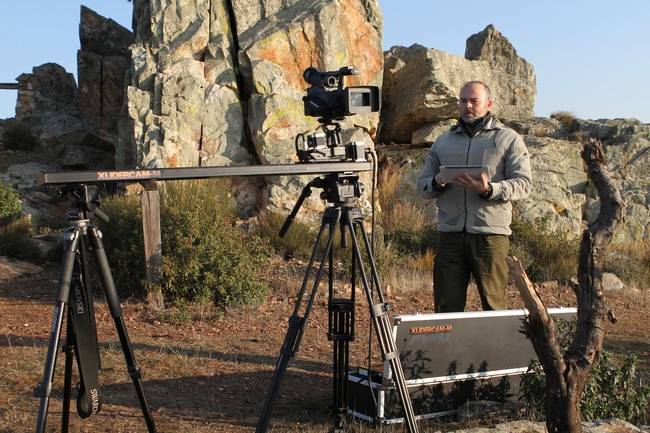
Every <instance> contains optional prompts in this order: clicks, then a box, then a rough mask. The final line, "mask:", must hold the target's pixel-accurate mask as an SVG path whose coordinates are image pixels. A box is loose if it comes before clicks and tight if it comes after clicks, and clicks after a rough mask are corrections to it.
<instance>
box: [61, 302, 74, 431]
mask: <svg viewBox="0 0 650 433" xmlns="http://www.w3.org/2000/svg"><path fill="white" fill-rule="evenodd" d="M70 315H71V314H70V310H68V322H67V323H68V325H67V328H66V331H65V347H64V348H63V351H64V352H65V370H64V374H63V377H64V381H63V413H62V414H61V433H67V432H68V425H69V422H70V398H71V391H72V358H73V356H74V354H73V352H74V341H75V338H74V327H73V326H72V318H71V317H70Z"/></svg>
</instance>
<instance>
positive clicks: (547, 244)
mask: <svg viewBox="0 0 650 433" xmlns="http://www.w3.org/2000/svg"><path fill="white" fill-rule="evenodd" d="M515 214H516V212H515ZM510 228H511V229H512V236H511V237H510V255H512V256H515V257H517V258H518V259H519V260H520V261H521V262H522V264H523V266H524V268H525V269H526V273H527V274H528V276H529V277H530V278H531V280H533V281H548V280H561V279H568V278H570V277H572V276H575V275H576V272H577V269H578V252H579V246H580V241H579V239H578V238H577V237H574V236H571V235H569V234H567V233H560V232H555V231H553V230H552V229H551V225H550V221H549V219H548V218H538V219H536V220H535V223H530V222H528V221H525V220H524V219H522V218H518V217H517V216H515V218H513V222H512V224H511V225H510Z"/></svg>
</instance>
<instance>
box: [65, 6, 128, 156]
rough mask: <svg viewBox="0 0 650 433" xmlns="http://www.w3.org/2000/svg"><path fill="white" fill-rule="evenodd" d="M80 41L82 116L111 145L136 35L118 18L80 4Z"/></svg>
mask: <svg viewBox="0 0 650 433" xmlns="http://www.w3.org/2000/svg"><path fill="white" fill-rule="evenodd" d="M79 40H80V42H81V49H80V50H79V51H78V52H77V68H78V78H79V108H80V111H81V118H82V120H83V122H84V127H85V129H86V130H87V131H89V132H92V133H93V134H95V135H96V136H99V137H104V138H105V139H106V140H107V141H109V142H110V143H111V144H112V143H113V140H114V137H115V136H116V133H117V129H116V128H117V120H118V119H119V116H120V112H121V110H122V103H123V102H124V85H125V77H126V70H127V69H128V66H129V45H130V44H131V43H132V42H133V34H132V33H131V32H130V31H129V30H128V29H126V28H124V27H122V26H121V25H119V24H118V23H116V22H115V21H113V20H111V19H106V18H104V17H102V16H101V15H99V14H97V13H95V12H94V11H92V10H91V9H89V8H87V7H85V6H81V18H80V22H79Z"/></svg>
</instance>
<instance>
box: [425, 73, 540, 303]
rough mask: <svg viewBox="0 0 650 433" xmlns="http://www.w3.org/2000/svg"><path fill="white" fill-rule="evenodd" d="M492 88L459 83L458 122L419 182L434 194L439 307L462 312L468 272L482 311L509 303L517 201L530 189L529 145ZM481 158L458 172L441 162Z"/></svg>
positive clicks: (435, 278) (436, 145)
mask: <svg viewBox="0 0 650 433" xmlns="http://www.w3.org/2000/svg"><path fill="white" fill-rule="evenodd" d="M492 104H493V102H492V97H491V95H490V88H489V87H488V86H487V85H486V84H485V83H483V82H481V81H469V82H467V83H465V84H464V85H463V86H462V88H461V89H460V94H459V101H458V111H459V114H460V118H459V120H458V123H457V124H456V125H454V126H453V127H452V128H451V129H450V130H449V131H447V132H445V133H444V134H443V135H441V136H440V137H439V138H438V139H437V140H436V141H435V143H433V145H432V146H431V149H429V152H428V153H427V156H426V159H425V163H424V167H423V168H422V172H421V173H420V177H419V179H418V181H417V188H418V191H419V192H420V195H421V196H422V197H424V198H427V199H434V198H435V199H436V204H437V207H438V222H437V223H438V226H437V228H438V232H439V237H438V246H437V250H436V258H435V264H434V272H433V293H434V307H435V311H436V312H439V313H443V312H454V311H464V309H465V303H466V299H467V287H468V284H469V279H470V276H473V277H474V280H475V281H476V285H477V287H478V291H479V295H480V297H481V304H482V306H483V309H484V310H498V309H505V308H507V296H506V285H507V279H508V267H507V264H506V261H505V259H506V257H507V255H508V248H509V239H508V236H509V235H510V234H511V230H510V222H511V220H512V201H514V200H519V199H522V198H525V197H527V196H528V195H529V194H530V191H531V190H532V175H531V169H530V159H529V155H528V151H527V149H526V145H525V144H524V141H523V140H522V138H521V137H520V136H519V134H517V133H516V132H515V131H514V130H512V129H510V128H507V127H505V126H504V125H503V124H502V123H501V122H499V120H498V119H497V118H496V117H494V116H493V115H492V114H491V112H490V110H491V109H492ZM449 165H482V166H486V167H488V168H489V175H488V174H487V173H485V172H481V173H470V172H461V173H459V174H457V175H455V177H454V178H453V179H449V178H446V177H445V176H443V174H442V173H441V172H440V167H441V166H449Z"/></svg>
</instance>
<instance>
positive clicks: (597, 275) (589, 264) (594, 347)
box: [509, 139, 624, 433]
mask: <svg viewBox="0 0 650 433" xmlns="http://www.w3.org/2000/svg"><path fill="white" fill-rule="evenodd" d="M582 159H583V160H584V161H585V163H586V165H587V174H588V176H589V178H590V179H591V181H592V182H593V183H594V185H595V186H596V188H597V190H598V196H599V197H600V213H599V215H598V218H597V219H596V220H595V221H594V222H593V223H591V224H590V225H589V227H588V228H587V229H586V230H585V231H584V233H583V235H582V241H581V244H580V257H579V263H578V281H579V285H578V286H576V287H575V288H574V291H575V294H576V299H577V310H578V322H577V327H576V334H575V335H574V338H573V341H572V343H571V345H570V346H569V349H568V350H567V352H566V353H565V354H562V353H561V349H560V345H559V343H558V341H557V338H556V335H555V325H554V323H553V319H552V318H551V317H550V315H549V314H548V311H547V310H546V307H545V306H544V304H543V303H542V301H541V299H540V297H539V295H538V293H537V291H536V290H535V287H534V286H533V285H532V283H531V282H530V280H529V279H528V276H527V275H526V273H525V271H524V269H523V268H522V266H521V263H519V261H518V260H516V259H513V260H511V261H510V263H509V265H510V269H511V275H513V277H514V280H515V285H516V287H517V288H518V289H519V292H520V293H521V295H522V298H523V300H524V304H525V305H526V308H527V309H528V310H529V312H530V316H529V320H528V324H527V330H528V333H529V335H530V338H531V341H532V343H533V346H534V348H535V352H536V353H537V356H538V357H539V360H540V363H541V364H542V368H543V369H544V373H545V374H546V408H547V412H546V425H547V428H548V431H549V433H580V432H582V426H581V424H580V422H581V413H580V398H581V396H582V392H583V391H584V388H585V384H586V382H587V379H588V378H589V374H590V373H591V368H592V367H593V365H594V363H595V362H596V361H597V360H598V357H599V355H600V352H601V351H602V347H603V337H604V331H603V328H604V323H605V320H606V319H607V308H606V305H605V298H604V295H603V289H602V273H603V271H602V269H603V266H602V265H603V258H604V255H605V251H606V249H607V247H608V245H609V243H610V242H611V240H612V237H613V234H614V231H615V230H616V227H617V226H618V224H619V223H620V222H621V221H622V219H623V211H624V203H623V199H622V198H621V195H620V193H619V191H618V188H617V187H616V185H615V184H614V182H613V181H612V179H611V178H610V176H609V173H608V171H607V162H606V160H605V155H604V152H603V148H602V144H601V143H600V142H598V141H596V140H593V139H590V140H589V141H588V142H587V143H585V145H584V148H583V151H582Z"/></svg>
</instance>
